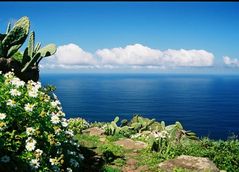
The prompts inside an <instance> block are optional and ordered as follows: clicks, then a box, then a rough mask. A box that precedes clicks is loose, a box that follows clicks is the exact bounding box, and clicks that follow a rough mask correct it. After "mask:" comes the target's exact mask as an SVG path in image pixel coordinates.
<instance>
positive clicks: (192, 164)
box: [159, 155, 220, 172]
mask: <svg viewBox="0 0 239 172" xmlns="http://www.w3.org/2000/svg"><path fill="white" fill-rule="evenodd" d="M159 168H160V169H161V170H163V171H165V172H173V169H174V168H183V169H185V170H189V171H192V172H205V171H207V172H219V171H220V170H219V169H218V168H217V167H216V165H215V164H214V163H213V162H212V161H210V160H209V159H208V158H203V157H193V156H187V155H181V156H179V157H177V158H175V159H171V160H167V161H164V162H162V163H160V164H159Z"/></svg>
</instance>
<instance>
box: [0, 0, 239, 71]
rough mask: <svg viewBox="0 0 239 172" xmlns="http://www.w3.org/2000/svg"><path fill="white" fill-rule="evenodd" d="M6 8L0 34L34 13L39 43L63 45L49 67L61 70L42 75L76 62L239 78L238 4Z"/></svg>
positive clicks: (54, 4) (8, 5)
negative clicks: (18, 20) (238, 75)
mask: <svg viewBox="0 0 239 172" xmlns="http://www.w3.org/2000/svg"><path fill="white" fill-rule="evenodd" d="M0 5H1V16H0V22H1V25H0V29H1V32H4V31H5V27H6V25H7V23H8V22H9V21H11V22H14V21H16V20H17V19H19V18H20V17H22V16H28V17H29V18H30V21H31V30H34V31H35V32H36V40H37V41H40V42H42V44H43V45H45V44H47V43H52V42H53V43H55V44H56V45H57V46H58V49H59V53H57V54H56V56H55V57H54V59H53V58H49V60H47V59H46V60H45V61H43V62H42V65H44V64H47V65H48V67H49V64H50V65H51V64H53V63H54V64H55V65H51V69H50V68H48V67H45V69H42V70H46V71H48V70H53V68H57V70H59V71H68V70H72V68H71V67H70V66H72V65H73V66H75V68H74V69H73V70H76V69H77V70H79V71H84V70H89V71H97V70H104V71H112V70H118V71H128V70H131V69H134V70H137V71H144V70H149V71H150V70H153V71H156V72H160V71H161V72H162V71H186V72H189V73H190V72H191V73H193V72H195V71H199V72H200V71H201V72H209V73H210V72H215V71H216V72H218V71H220V72H222V73H223V72H231V73H237V72H238V70H239V61H238V60H237V58H239V48H238V47H239V32H238V31H239V20H238V18H239V3H237V2H224V3H223V2H205V3H202V2H190V3H187V2H0ZM114 48H115V49H114ZM182 49H183V50H182ZM168 50H169V51H168ZM184 50H185V51H184ZM193 50H195V51H193ZM199 50H203V51H204V52H201V51H199ZM57 52H58V51H57ZM71 52H73V53H72V54H71ZM185 53H186V54H185ZM65 54H67V57H66V55H65ZM69 54H71V55H69ZM184 54H185V58H184V57H183V55H184ZM63 55H65V56H64V57H63ZM109 56H110V57H109ZM151 56H152V57H153V58H151ZM186 56H187V57H186ZM199 56H200V57H199ZM201 56H202V57H201ZM111 57H114V59H112V58H111ZM73 58H75V59H73ZM197 58H198V59H197ZM71 59H73V60H72V62H70V61H71ZM165 59H167V60H165ZM47 65H46V66H47ZM59 66H60V67H59ZM67 66H68V67H67ZM82 66H83V67H82ZM92 66H97V67H92ZM102 66H105V67H102ZM145 66H148V67H146V68H145ZM195 66H196V67H195Z"/></svg>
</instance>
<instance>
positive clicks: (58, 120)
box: [51, 115, 60, 124]
mask: <svg viewBox="0 0 239 172" xmlns="http://www.w3.org/2000/svg"><path fill="white" fill-rule="evenodd" d="M51 122H52V123H53V124H58V123H59V122H60V118H59V117H58V116H57V115H52V117H51Z"/></svg>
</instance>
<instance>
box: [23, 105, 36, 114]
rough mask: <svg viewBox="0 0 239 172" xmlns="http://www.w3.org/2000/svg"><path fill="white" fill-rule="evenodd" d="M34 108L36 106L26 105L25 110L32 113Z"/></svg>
mask: <svg viewBox="0 0 239 172" xmlns="http://www.w3.org/2000/svg"><path fill="white" fill-rule="evenodd" d="M34 106H35V105H32V104H29V103H27V104H25V107H24V109H25V111H27V112H32V110H33V108H34Z"/></svg>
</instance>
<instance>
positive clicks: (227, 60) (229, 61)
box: [223, 56, 239, 67]
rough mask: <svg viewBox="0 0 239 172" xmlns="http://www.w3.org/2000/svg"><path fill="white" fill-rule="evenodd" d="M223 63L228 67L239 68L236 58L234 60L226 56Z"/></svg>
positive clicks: (238, 61)
mask: <svg viewBox="0 0 239 172" xmlns="http://www.w3.org/2000/svg"><path fill="white" fill-rule="evenodd" d="M223 62H224V64H225V65H226V66H228V67H239V60H238V59H236V58H234V59H233V58H230V57H228V56H224V57H223Z"/></svg>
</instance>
